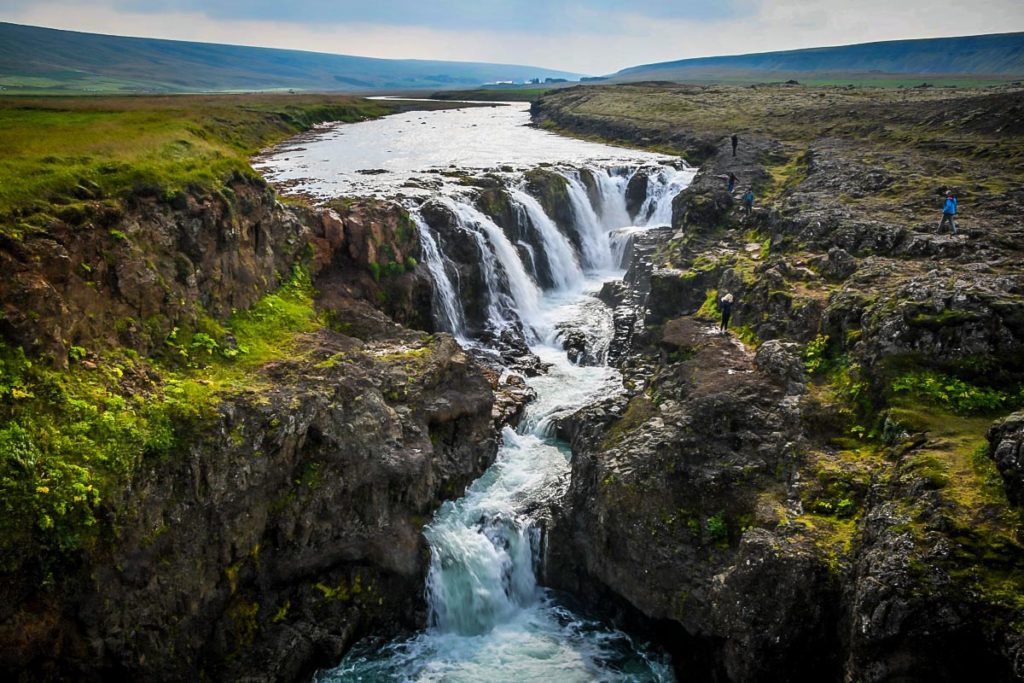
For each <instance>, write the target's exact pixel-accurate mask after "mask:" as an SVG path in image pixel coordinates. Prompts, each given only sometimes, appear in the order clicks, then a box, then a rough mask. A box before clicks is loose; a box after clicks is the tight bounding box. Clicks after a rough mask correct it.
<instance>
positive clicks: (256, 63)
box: [0, 22, 578, 93]
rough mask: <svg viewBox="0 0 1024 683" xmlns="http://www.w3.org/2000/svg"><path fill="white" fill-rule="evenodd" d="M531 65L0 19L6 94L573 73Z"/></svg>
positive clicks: (325, 85)
mask: <svg viewBox="0 0 1024 683" xmlns="http://www.w3.org/2000/svg"><path fill="white" fill-rule="evenodd" d="M577 77H578V76H577V75H576V74H571V73H567V72H564V71H554V70H551V69H543V68H538V67H532V66H522V65H512V64H486V63H475V62H445V61H426V60H414V59H407V60H397V59H374V58H370V57H355V56H349V55H335V54H323V53H316V52H303V51H299V50H278V49H272V48H259V47H244V46H236V45H218V44H213V43H190V42H184V41H176V40H158V39H151V38H128V37H122V36H108V35H99V34H93V33H79V32H75V31H59V30H55V29H48V28H38V27H34V26H22V25H18V24H10V23H2V22H0V87H2V88H3V89H4V90H5V91H7V92H9V93H11V92H14V93H16V92H26V91H31V92H48V91H49V92H65V93H76V92H107V93H111V92H210V91H239V90H280V89H295V90H318V91H348V92H352V91H372V90H400V89H401V90H409V89H421V88H423V89H426V88H430V89H438V88H453V87H460V88H465V87H471V86H472V87H475V86H479V85H481V84H483V83H488V82H494V81H507V80H515V81H524V80H527V79H531V78H541V79H544V78H577Z"/></svg>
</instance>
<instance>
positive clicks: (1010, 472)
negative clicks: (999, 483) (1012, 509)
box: [988, 412, 1024, 505]
mask: <svg viewBox="0 0 1024 683" xmlns="http://www.w3.org/2000/svg"><path fill="white" fill-rule="evenodd" d="M988 443H989V451H988V453H989V457H990V458H992V460H994V461H995V463H996V467H997V468H998V469H999V474H1001V475H1002V476H1003V484H1004V486H1005V487H1006V495H1007V496H1008V497H1009V498H1010V500H1011V501H1012V502H1013V503H1014V504H1016V505H1022V504H1024V413H1020V412H1019V413H1014V414H1013V415H1010V416H1009V417H1007V418H1004V419H1003V420H1000V421H999V422H996V423H995V424H994V425H992V427H991V428H990V429H989V430H988Z"/></svg>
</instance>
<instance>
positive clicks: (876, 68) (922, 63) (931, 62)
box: [612, 33, 1024, 82]
mask: <svg viewBox="0 0 1024 683" xmlns="http://www.w3.org/2000/svg"><path fill="white" fill-rule="evenodd" d="M854 76H855V78H853V80H858V81H864V80H873V79H877V80H878V81H880V82H884V81H887V80H888V81H892V80H899V79H900V78H901V77H903V78H907V77H918V78H920V77H925V76H927V77H929V80H935V77H936V76H945V77H960V79H961V80H963V79H966V80H981V79H986V78H994V79H1012V78H1019V77H1021V76H1024V33H1002V34H996V35H985V36H964V37H958V38H928V39H922V40H893V41H886V42H879V43H862V44H859V45H845V46H840V47H821V48H811V49H805V50H786V51H783V52H763V53H757V54H746V55H733V56H725V57H701V58H697V59H682V60H679V61H674V62H661V63H657V64H644V65H641V66H635V67H631V68H629V69H623V70H622V71H619V72H618V73H615V74H613V75H612V78H614V79H616V80H628V81H645V80H663V81H664V80H668V81H744V80H764V79H765V78H772V79H778V80H781V79H784V78H802V79H803V80H830V79H835V78H840V79H850V78H851V77H854Z"/></svg>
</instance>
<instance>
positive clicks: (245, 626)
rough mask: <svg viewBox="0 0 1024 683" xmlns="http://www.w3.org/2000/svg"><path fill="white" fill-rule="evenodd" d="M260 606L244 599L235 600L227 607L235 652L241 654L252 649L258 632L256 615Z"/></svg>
mask: <svg viewBox="0 0 1024 683" xmlns="http://www.w3.org/2000/svg"><path fill="white" fill-rule="evenodd" d="M259 612H260V606H259V604H258V603H256V602H251V601H249V600H244V599H241V598H239V599H236V600H235V601H233V602H232V603H231V606H230V607H228V610H227V616H228V618H229V619H230V620H231V623H232V624H233V626H234V636H235V652H241V651H243V650H247V649H249V648H251V647H252V644H253V641H254V640H255V639H256V632H257V631H258V630H259V623H258V621H257V615H259Z"/></svg>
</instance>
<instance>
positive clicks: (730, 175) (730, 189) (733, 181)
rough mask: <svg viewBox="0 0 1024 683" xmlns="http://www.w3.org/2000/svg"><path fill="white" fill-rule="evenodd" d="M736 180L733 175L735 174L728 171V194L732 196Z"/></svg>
mask: <svg viewBox="0 0 1024 683" xmlns="http://www.w3.org/2000/svg"><path fill="white" fill-rule="evenodd" d="M736 180H737V178H736V174H735V173H733V172H732V171H729V178H728V181H729V193H730V194H732V189H733V188H734V187H736Z"/></svg>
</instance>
